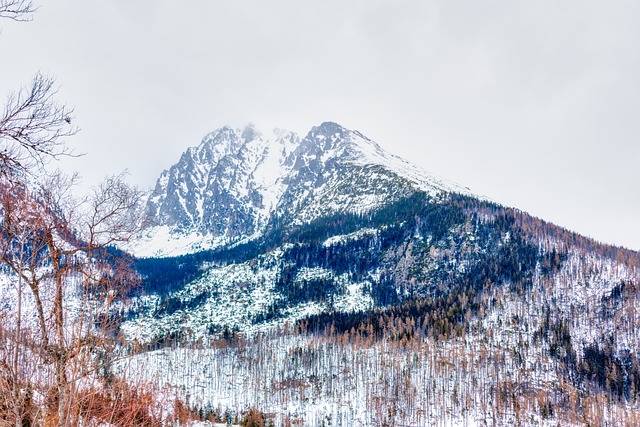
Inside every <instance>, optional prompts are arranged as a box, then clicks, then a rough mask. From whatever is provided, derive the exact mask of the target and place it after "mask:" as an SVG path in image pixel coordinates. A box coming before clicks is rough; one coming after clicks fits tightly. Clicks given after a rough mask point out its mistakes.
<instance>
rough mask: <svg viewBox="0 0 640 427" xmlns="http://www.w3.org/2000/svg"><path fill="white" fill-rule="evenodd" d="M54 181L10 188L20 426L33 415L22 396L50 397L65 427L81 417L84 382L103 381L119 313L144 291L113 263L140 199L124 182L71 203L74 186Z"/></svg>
mask: <svg viewBox="0 0 640 427" xmlns="http://www.w3.org/2000/svg"><path fill="white" fill-rule="evenodd" d="M47 178H48V179H47V180H46V181H44V182H43V183H42V184H40V185H39V186H38V187H36V188H30V187H29V186H27V185H25V184H24V183H23V182H19V181H16V180H4V181H2V187H1V190H2V191H0V195H1V200H0V203H1V205H0V212H1V213H2V219H1V220H0V263H1V264H2V265H3V266H5V270H6V269H8V270H9V273H10V274H8V275H7V278H8V280H10V284H11V289H12V290H13V294H12V295H10V296H9V297H10V298H13V299H15V300H17V305H18V310H17V311H14V310H9V311H6V310H5V311H4V312H3V313H2V314H3V315H4V316H5V317H6V318H7V321H5V322H3V332H4V338H5V342H6V343H8V346H10V347H11V348H12V349H14V352H13V353H12V354H6V353H5V355H6V356H13V359H11V360H14V362H11V360H7V362H8V363H3V362H0V365H1V366H3V367H4V366H6V367H7V369H5V370H6V371H7V373H6V374H5V376H6V377H7V378H10V379H11V382H10V384H9V386H10V388H11V392H12V393H13V395H14V399H13V401H12V402H13V405H14V407H13V413H14V415H15V420H16V421H18V420H19V419H21V418H24V416H25V415H24V413H23V412H22V411H23V408H24V398H22V397H21V395H20V394H19V392H18V391H16V390H21V391H20V393H24V390H29V392H30V393H34V392H37V393H39V394H41V395H42V396H44V397H47V398H49V399H50V402H51V406H52V408H49V409H50V411H49V412H50V413H51V410H52V409H53V408H54V407H55V411H54V413H55V419H56V421H57V425H59V426H67V425H76V424H77V423H78V420H79V417H81V416H82V414H81V413H79V412H78V411H79V410H80V408H81V407H82V405H80V402H78V401H77V397H78V396H79V395H80V393H79V391H81V390H82V384H83V383H82V381H83V380H85V379H87V378H91V379H94V380H95V379H96V378H97V373H98V370H99V368H100V364H101V363H102V362H103V360H101V359H100V357H99V356H100V355H104V354H105V352H108V351H109V349H110V346H112V345H113V344H114V340H113V338H114V334H113V332H114V329H115V327H116V326H117V323H116V321H117V319H116V318H115V317H114V316H113V313H112V308H113V305H114V303H116V302H117V301H118V299H119V297H120V296H121V295H122V294H123V293H126V288H127V287H130V286H131V285H133V284H135V283H136V282H137V275H136V274H135V272H134V271H133V269H132V268H131V266H130V265H129V264H128V263H127V259H126V257H122V256H118V255H114V254H113V252H114V249H112V248H111V245H114V244H117V243H122V242H126V241H127V240H128V239H130V238H131V237H132V236H133V235H134V234H135V233H136V231H137V230H138V227H139V226H140V225H141V223H142V222H141V218H142V212H143V211H142V209H141V204H140V201H141V193H140V191H138V190H137V189H135V188H131V187H129V186H127V185H126V184H125V183H124V181H123V179H122V176H116V177H111V178H109V179H107V180H106V181H105V182H104V183H103V184H102V185H100V186H99V187H98V188H96V189H95V191H94V193H93V194H92V196H91V197H88V198H87V199H80V200H78V199H75V198H73V197H72V195H71V191H70V190H71V188H72V186H73V182H74V181H73V179H68V178H65V177H64V176H63V175H61V174H59V173H56V174H50V175H48V177H47ZM6 296H7V295H5V297H6ZM23 305H27V306H29V310H24V309H23V308H22V306H23ZM5 346H7V345H5ZM18 353H19V354H21V355H22V356H23V357H27V358H28V359H29V360H30V361H31V362H32V366H34V365H35V366H38V365H40V366H41V368H40V372H39V375H38V376H39V377H40V378H39V384H36V383H34V382H33V381H32V380H31V378H33V375H34V373H33V372H25V371H24V370H21V367H20V366H18V364H17V363H15V359H16V356H15V355H16V354H18ZM45 409H46V408H45ZM30 417H32V418H33V417H35V415H34V414H30Z"/></svg>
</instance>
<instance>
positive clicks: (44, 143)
mask: <svg viewBox="0 0 640 427" xmlns="http://www.w3.org/2000/svg"><path fill="white" fill-rule="evenodd" d="M0 1H1V0H0ZM56 93H57V89H56V88H55V87H54V80H53V79H51V78H49V77H46V76H44V75H42V74H40V73H38V74H36V76H35V77H34V78H33V80H32V82H31V85H30V86H29V87H24V88H22V90H20V91H19V92H17V93H12V94H10V95H9V98H8V100H7V104H6V107H5V111H4V114H3V115H2V117H0V166H2V169H4V170H5V171H11V170H13V171H15V170H22V171H25V170H28V169H30V168H32V167H33V166H40V165H42V164H44V163H45V162H46V160H47V159H48V158H54V159H55V158H58V157H60V156H63V155H71V154H72V153H71V152H70V150H69V149H68V148H67V147H65V145H64V138H66V137H69V136H71V135H74V134H75V133H77V131H78V129H77V127H75V126H74V125H72V118H73V109H70V108H68V107H66V106H65V105H60V104H58V103H56V102H55V100H54V97H55V95H56Z"/></svg>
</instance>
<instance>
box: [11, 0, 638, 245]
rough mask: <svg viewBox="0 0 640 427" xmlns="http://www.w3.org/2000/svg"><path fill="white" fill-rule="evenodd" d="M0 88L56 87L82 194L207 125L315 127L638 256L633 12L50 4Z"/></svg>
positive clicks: (195, 2)
mask: <svg viewBox="0 0 640 427" xmlns="http://www.w3.org/2000/svg"><path fill="white" fill-rule="evenodd" d="M38 3H40V6H41V7H40V9H39V10H38V12H37V13H36V14H35V15H34V16H33V21H32V22H30V23H13V22H10V21H6V20H5V21H2V22H0V26H1V27H2V34H0V53H1V56H0V58H2V59H1V60H0V94H7V93H8V92H9V91H10V90H12V89H14V90H15V89H17V88H19V87H20V86H21V85H22V84H24V83H26V82H28V81H29V79H30V78H31V76H32V75H33V74H34V73H35V72H36V71H38V70H41V71H43V72H45V73H47V74H49V75H51V76H54V77H55V78H56V79H57V81H58V83H59V84H60V85H61V88H60V92H59V98H60V99H61V100H62V101H64V102H65V103H66V104H68V105H71V106H73V107H75V109H76V123H77V125H78V126H79V127H80V128H81V129H82V131H81V132H80V133H79V134H78V135H77V136H75V137H73V138H72V139H71V140H69V144H70V145H71V146H72V147H74V148H75V150H76V151H77V152H84V153H86V155H85V156H83V157H82V158H78V159H72V160H71V159H70V160H68V161H65V162H64V163H63V166H64V167H65V168H67V169H70V170H71V169H74V170H77V171H79V172H80V174H81V175H82V176H83V177H84V178H85V182H86V183H88V184H94V183H96V182H97V181H98V180H99V179H100V178H101V177H103V176H105V175H107V174H110V173H116V172H119V171H121V170H123V169H128V170H129V172H130V174H131V175H130V178H131V180H132V181H133V182H134V183H136V184H138V185H140V186H141V187H143V188H150V187H152V186H153V185H154V183H155V180H156V178H157V176H158V175H159V173H160V172H161V171H162V170H163V169H165V168H168V167H169V166H170V165H171V164H173V163H175V162H176V161H177V160H178V158H179V155H180V154H181V153H182V152H183V151H184V150H185V149H186V148H187V147H188V146H192V145H197V144H198V143H199V142H200V140H201V139H202V137H203V136H204V135H205V134H206V133H207V132H209V131H211V130H214V129H216V128H218V127H221V126H223V125H226V124H229V125H232V126H244V125H245V124H246V123H248V122H252V123H255V124H256V126H257V127H258V128H261V129H264V130H265V131H269V130H271V129H272V128H274V127H280V128H285V129H291V130H294V131H296V132H298V133H300V134H302V135H304V134H305V133H306V132H307V131H308V130H309V129H310V128H311V127H312V126H314V125H317V124H320V123H321V122H323V121H327V120H331V121H336V122H338V123H341V124H342V125H344V126H346V127H348V128H351V129H357V130H359V131H361V132H362V133H364V134H365V135H367V136H369V137H370V138H372V139H374V140H375V141H377V142H378V143H379V144H380V145H382V146H383V147H385V148H387V149H388V150H389V151H391V152H393V153H395V154H398V155H400V156H403V157H406V158H408V159H409V160H411V161H413V162H414V163H417V164H418V165H421V166H423V167H424V168H425V169H427V170H429V171H430V172H432V173H435V174H437V175H441V176H443V177H446V178H449V179H451V180H454V181H457V182H458V183H460V184H463V185H465V186H468V187H470V188H471V190H472V191H474V192H475V193H477V194H482V195H486V196H488V197H490V198H491V199H493V200H495V201H497V202H500V203H502V204H506V205H510V206H516V207H519V208H521V209H523V210H525V211H528V212H530V213H532V214H534V215H536V216H540V217H542V218H544V219H547V220H550V221H552V222H555V223H557V224H559V225H562V226H565V227H567V228H569V229H572V230H575V231H579V232H580V233H582V234H585V235H589V236H591V237H594V238H596V239H598V240H600V241H604V242H608V243H614V244H618V245H624V246H627V247H629V248H633V249H638V250H640V164H639V163H640V106H639V103H640V77H639V76H640V24H639V23H640V2H638V1H637V0H628V1H623V0H608V1H607V2H602V1H590V0H575V1H568V0H537V1H517V0H514V1H511V0H508V1H507V0H502V1H492V0H485V1H477V0H454V1H452V0H441V1H433V0H417V1H380V0H359V1H348V0H339V1H338V0H308V1H300V0H270V1H264V0H253V1H242V0H233V1H232V0H227V1H218V0H184V1H181V2H178V1H175V0H174V1H165V0H154V1H142V0H126V1H125V0H100V1H80V0H75V1H72V0H47V1H44V0H42V1H38Z"/></svg>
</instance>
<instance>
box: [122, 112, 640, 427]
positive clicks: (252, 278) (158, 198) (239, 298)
mask: <svg viewBox="0 0 640 427" xmlns="http://www.w3.org/2000/svg"><path fill="white" fill-rule="evenodd" d="M220 132H222V131H218V132H216V133H214V134H215V135H219V134H220ZM224 132H226V134H225V135H227V134H228V135H231V132H232V131H230V130H225V131H224ZM233 132H235V133H233V135H235V136H234V137H233V138H236V139H237V141H240V142H238V143H237V144H236V145H234V146H238V147H240V146H242V145H243V144H245V145H249V146H251V145H252V144H256V146H257V145H260V144H264V145H268V144H267V142H266V139H260V137H256V136H255V135H258V133H257V131H255V133H251V132H248V131H245V132H243V133H245V135H250V134H251V135H253V136H250V137H246V138H244V139H242V137H241V135H242V133H239V132H237V131H233ZM252 132H253V131H252ZM239 135H240V136H239ZM216 138H217V136H216ZM225 138H226V137H225ZM230 138H231V137H228V139H230ZM224 141H226V140H224ZM234 141H235V140H234ZM242 141H244V142H242ZM252 141H261V142H260V144H258V143H254V142H252ZM289 141H291V144H290V145H287V146H288V147H289V150H288V151H287V150H282V151H281V152H280V153H282V154H281V155H280V154H279V155H278V156H274V158H276V157H277V159H278V161H277V162H276V161H275V160H274V161H273V162H274V163H273V164H274V165H276V164H277V165H278V168H280V169H277V168H276V169H277V170H278V171H279V172H280V173H282V175H280V176H276V174H275V173H274V174H273V175H270V178H269V182H273V183H276V185H275V187H273V188H276V189H277V191H273V192H271V193H269V194H270V197H271V198H267V197H266V196H264V194H267V193H265V191H266V190H265V187H261V186H260V185H257V184H255V183H256V182H258V181H257V180H256V178H255V177H256V176H259V174H255V175H252V174H251V173H247V172H246V170H249V169H251V170H259V168H260V167H262V166H261V165H262V164H263V163H261V162H260V161H259V159H260V157H259V156H253V157H251V156H249V155H240V152H241V151H240V149H238V150H236V151H233V150H231V151H230V152H232V153H235V154H229V153H227V154H225V155H224V156H221V157H220V159H224V158H225V156H226V157H227V160H225V161H222V160H219V161H218V162H217V163H215V165H214V166H211V167H209V166H207V168H204V167H199V168H200V169H198V167H196V166H195V163H194V164H193V165H192V166H189V167H187V166H186V163H185V166H184V167H183V170H185V171H187V170H205V169H206V170H207V171H217V172H216V174H217V175H216V178H217V179H218V178H219V180H218V181H215V180H214V184H212V185H211V187H210V188H220V191H223V190H224V191H226V192H227V193H228V194H231V195H233V200H234V202H233V203H230V202H229V203H227V201H228V200H231V199H229V198H227V199H225V198H222V199H215V198H213V199H212V201H211V202H205V201H204V199H205V198H206V196H207V192H206V191H204V192H202V193H196V192H195V191H193V192H192V193H189V191H186V190H185V192H184V193H181V194H186V195H189V194H203V195H204V196H203V197H202V200H203V201H202V204H203V205H205V204H206V203H211V205H212V206H213V205H215V206H216V209H217V210H216V211H215V212H216V214H215V215H217V216H216V217H215V220H216V221H218V223H221V224H226V225H225V227H227V228H224V227H222V228H218V229H211V228H207V227H208V226H209V225H208V224H210V223H211V220H212V218H209V217H206V216H202V217H198V216H197V215H195V214H193V215H192V216H184V217H183V218H187V219H186V220H184V221H183V222H180V223H178V222H171V221H173V220H169V219H168V218H169V214H168V213H167V212H174V211H175V210H172V209H173V208H172V203H173V202H169V201H167V200H169V196H166V195H165V194H168V193H169V191H168V190H167V191H165V190H162V189H163V188H165V187H166V188H167V189H168V188H170V187H171V186H170V185H169V184H167V185H166V186H165V187H163V186H162V185H160V187H159V188H160V189H161V190H162V191H159V192H157V194H156V195H154V198H152V199H151V201H150V206H151V211H152V212H154V215H156V218H157V219H158V220H159V221H160V224H161V225H162V227H165V230H170V232H171V233H173V235H174V236H176V235H178V236H187V235H189V233H193V232H194V230H197V231H196V232H195V233H196V234H195V235H196V236H197V235H198V234H197V233H202V234H201V235H206V236H209V237H207V238H211V239H219V240H218V241H215V242H214V241H213V240H211V242H213V243H212V244H211V245H209V249H208V250H204V251H198V252H193V248H192V247H191V248H187V249H189V251H190V252H191V253H185V254H183V255H181V256H176V257H164V258H144V259H139V260H138V261H137V267H138V269H139V271H140V273H141V275H142V276H143V279H144V280H143V283H144V287H145V291H146V293H145V294H144V295H140V296H138V297H136V298H134V299H133V301H132V302H131V303H129V304H128V305H126V306H123V307H122V310H121V314H122V316H123V324H122V328H121V329H122V331H123V333H124V335H125V336H127V337H129V338H130V339H132V340H133V341H135V342H136V343H137V344H139V345H142V346H143V347H145V346H146V348H149V349H157V351H154V352H149V353H145V354H142V355H140V356H139V358H138V359H136V360H138V361H139V363H140V364H141V366H146V368H145V373H144V374H141V375H150V376H151V378H156V379H158V378H160V380H158V381H159V383H161V384H163V385H167V384H168V385H173V386H176V387H178V390H182V392H184V394H185V395H188V396H189V397H190V399H192V400H191V401H192V402H194V405H195V406H196V407H197V408H199V409H201V410H203V411H204V410H211V411H213V410H214V408H215V405H219V404H220V403H219V402H225V403H224V405H226V406H225V407H226V408H231V410H232V411H236V412H239V411H244V410H246V409H247V408H248V407H250V406H260V405H265V404H267V403H265V402H268V404H267V405H268V407H264V406H263V407H261V409H262V410H265V411H271V410H273V411H274V412H275V414H276V415H274V416H275V417H276V419H277V420H278V422H281V423H282V424H284V423H285V420H286V419H298V420H303V421H301V423H302V424H305V425H323V423H324V424H328V423H332V425H334V424H336V425H337V424H340V423H343V424H344V423H346V424H353V420H358V423H360V424H361V425H385V424H386V425H429V424H430V423H431V421H433V420H441V419H446V420H448V421H447V424H456V423H457V424H459V425H475V424H484V423H487V424H492V425H518V424H520V425H557V424H561V425H583V424H592V425H607V423H608V424H609V425H617V424H620V420H626V421H627V422H628V423H630V424H631V425H633V424H634V421H633V420H637V419H640V418H638V417H640V412H639V411H637V402H638V401H639V399H640V357H639V355H638V352H637V349H638V348H639V346H640V332H639V331H640V310H637V307H638V306H639V305H640V253H638V252H634V251H630V250H626V249H624V248H618V247H613V246H608V245H604V244H601V243H598V242H595V241H593V240H591V239H589V238H586V237H582V236H580V235H577V234H576V233H572V232H570V231H567V230H565V229H562V228H561V227H557V226H555V225H553V224H549V223H547V222H545V221H543V220H541V219H538V218H534V217H532V216H530V215H528V214H526V213H524V212H521V211H519V210H517V209H513V208H507V207H504V206H500V205H498V204H496V203H493V202H490V201H487V200H485V199H482V198H478V197H474V196H473V195H471V194H469V192H468V190H466V189H464V188H462V187H459V186H455V185H451V184H447V183H446V182H443V181H441V180H437V179H435V178H433V177H431V176H430V175H429V174H428V173H426V172H424V171H420V170H419V169H418V168H416V167H414V166H411V165H410V164H408V163H406V162H404V161H402V160H401V159H398V158H397V157H395V156H393V155H390V154H389V153H386V152H384V151H383V150H382V149H380V147H379V146H377V145H376V144H375V143H373V142H372V141H370V140H368V139H367V138H366V137H364V136H362V135H361V134H360V133H358V132H354V131H349V130H346V129H344V128H342V127H340V126H339V125H336V124H333V123H324V124H322V125H320V126H318V127H316V128H313V129H312V131H311V132H309V134H308V135H307V136H306V137H305V138H303V139H295V138H291V139H289ZM227 142H228V141H227ZM227 142H224V144H222V145H223V146H224V147H227V145H225V144H227ZM269 144H271V143H269ZM261 146H262V145H261ZM225 150H226V148H225ZM258 151H259V150H258ZM285 154H286V155H285ZM194 158H195V156H194ZM248 159H253V160H251V161H250V160H248ZM243 162H245V163H243ZM251 162H253V163H251ZM221 164H222V166H220V165H221ZM249 164H252V165H254V166H251V167H250V166H247V165H249ZM225 165H227V166H228V165H236V166H235V167H236V169H238V168H240V169H242V170H239V169H238V170H236V169H234V167H231V166H228V167H227V166H225ZM252 168H253V169H252ZM172 170H173V169H172ZM219 171H224V173H223V172H219ZM218 172H219V173H218ZM212 173H213V172H207V174H212ZM169 174H170V173H169ZM192 175H193V174H192ZM182 176H187V174H186V173H185V174H183V175H182ZM209 181H210V180H209ZM209 181H208V182H209ZM162 182H164V181H162ZM261 182H267V181H265V180H263V181H261ZM172 185H173V186H174V187H175V188H185V189H189V188H191V187H192V184H190V183H189V184H184V183H183V182H182V181H181V180H180V179H179V175H178V174H177V173H176V178H175V179H174V184H172ZM181 186H182V187H181ZM216 186H217V187H216ZM222 187H224V188H222ZM239 189H254V190H255V191H254V193H253V194H254V196H253V197H252V198H251V197H247V198H244V199H243V198H242V197H244V195H246V194H249V190H247V191H245V192H242V191H240V190H239ZM163 191H164V192H163ZM241 195H242V196H241ZM185 197H186V196H185ZM175 200H180V199H175ZM184 200H185V201H184V203H182V204H180V205H179V207H180V209H178V211H179V212H181V211H185V212H186V211H188V209H189V208H188V206H189V204H188V200H187V199H184ZM221 200H222V202H221ZM264 200H270V202H269V203H268V204H267V203H264V202H261V201H264ZM154 204H155V205H154ZM173 205H175V203H173ZM154 206H157V207H158V208H157V209H155V208H154ZM184 206H187V208H184ZM196 206H197V204H196ZM267 206H268V207H267ZM153 209H155V210H153ZM260 209H262V210H260ZM189 212H195V213H197V212H198V211H197V210H194V211H189ZM243 212H244V213H245V214H246V215H245V216H244V217H243V216H242V215H241V213H243ZM165 213H166V214H165ZM163 215H165V216H163ZM225 215H228V216H225ZM176 217H177V216H176ZM162 221H164V222H162ZM207 221H209V222H207ZM229 224H236V228H235V230H237V234H235V235H231V234H230V231H229V230H234V229H233V228H229V227H230V226H229ZM155 230H156V231H157V230H158V229H157V228H156V229H155ZM221 230H222V231H221ZM216 233H218V234H216ZM220 233H223V234H220ZM212 236H213V237H212ZM171 239H174V240H171ZM196 239H197V237H196ZM175 241H176V240H175V237H171V234H170V235H169V240H168V244H173V243H172V242H175ZM189 251H187V252H189ZM175 343H179V344H180V346H182V347H184V346H186V347H187V348H188V347H189V346H190V345H191V346H193V348H192V349H184V348H182V349H179V350H175V351H174V350H170V347H171V346H172V344H175ZM207 343H212V344H207ZM201 346H205V347H206V349H205V350H203V351H201ZM159 347H166V348H163V349H158V348H159ZM203 354H204V355H205V356H203ZM236 365H239V366H242V369H239V370H236V369H235V366H236ZM149 366H150V367H149ZM189 366H197V367H198V369H197V371H198V372H200V369H201V370H202V372H203V373H206V375H207V378H209V379H208V380H206V382H205V383H203V382H202V381H203V380H202V379H201V378H200V376H199V375H190V374H188V373H187V372H190V371H189V369H190V368H188V367H189ZM363 366H366V367H368V368H367V369H369V370H370V371H372V372H375V373H376V375H375V377H370V376H368V375H364V374H363V373H362V372H364V371H363V369H364V368H363ZM147 371H148V372H147ZM365 371H366V369H365ZM167 372H169V373H171V374H168V373H167ZM229 372H232V373H233V375H239V376H240V377H239V378H237V379H236V377H231V378H232V382H233V381H235V382H233V383H232V384H226V383H224V384H221V383H220V382H219V381H217V380H216V378H217V377H219V376H220V375H223V374H224V375H232V374H229ZM247 384H250V385H251V386H250V387H249V386H248V385H247ZM255 385H259V386H255ZM256 387H257V388H256ZM274 387H275V388H274ZM212 390H213V391H212ZM238 390H240V391H238ZM273 390H277V391H278V392H277V393H275V394H274V393H273ZM319 396H320V397H319ZM634 417H635V418H634ZM487 420H489V421H487Z"/></svg>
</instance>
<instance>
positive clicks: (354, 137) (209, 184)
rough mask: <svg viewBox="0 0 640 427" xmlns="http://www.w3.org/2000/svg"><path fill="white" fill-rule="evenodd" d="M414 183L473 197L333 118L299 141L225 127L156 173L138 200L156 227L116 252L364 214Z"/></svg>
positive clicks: (203, 242)
mask: <svg viewBox="0 0 640 427" xmlns="http://www.w3.org/2000/svg"><path fill="white" fill-rule="evenodd" d="M416 190H421V191H425V192H427V193H428V194H430V195H432V196H436V195H439V194H441V193H451V192H454V193H461V194H464V195H469V196H473V194H472V193H471V192H470V190H469V189H468V188H466V187H463V186H460V185H458V184H454V183H452V182H449V181H447V180H444V179H442V178H439V177H435V176H434V175H432V174H430V173H428V172H427V171H425V170H423V169H421V168H419V167H418V166H415V165H413V164H412V163H410V162H408V161H406V160H404V159H402V158H400V157H398V156H396V155H393V154H391V153H389V152H387V151H385V150H384V149H383V148H381V147H380V146H379V145H378V144H377V143H375V142H374V141H372V140H370V139H368V138H367V137H365V136H364V135H362V134H361V133H360V132H358V131H352V130H348V129H346V128H344V127H342V126H340V125H338V124H336V123H331V122H326V123H323V124H321V125H319V126H316V127H314V128H312V129H311V131H310V132H309V133H308V134H307V135H306V136H305V137H304V138H300V137H299V136H298V135H296V134H295V133H293V132H289V131H285V130H281V129H275V130H274V131H273V132H271V133H269V134H266V133H265V134H263V133H261V132H259V131H258V130H256V129H255V128H254V127H253V126H252V125H249V126H247V127H245V128H244V129H233V128H231V127H228V126H226V127H223V128H220V129H217V130H216V131H213V132H211V133H209V134H208V135H207V136H205V138H203V140H202V142H201V143H200V144H199V145H198V146H197V147H191V148H188V149H187V150H186V151H185V152H184V153H183V155H182V156H181V158H180V160H179V161H178V162H177V163H176V164H175V165H173V166H171V168H169V169H167V170H165V171H164V172H162V174H161V176H160V177H159V178H158V181H157V183H156V187H155V190H154V191H153V194H151V196H150V197H149V199H148V203H147V206H148V210H149V213H150V216H151V219H152V223H154V224H156V226H155V227H152V228H151V229H150V230H149V232H148V233H147V234H146V235H145V236H144V237H143V238H141V239H140V240H138V241H136V242H133V243H132V244H130V245H129V246H128V247H126V248H124V249H125V250H128V251H130V252H131V253H132V254H133V255H135V256H138V257H166V256H178V255H184V254H187V253H193V252H197V251H201V250H207V249H215V248H218V247H221V246H226V245H229V244H234V243H237V242H239V241H245V240H246V239H253V238H259V237H260V236H261V235H262V233H263V232H264V231H265V228H266V226H267V225H268V224H269V222H270V221H271V220H272V219H273V218H274V216H286V217H288V223H290V224H298V225H299V224H303V223H308V222H311V221H313V220H314V219H316V218H319V217H322V216H325V215H327V214H331V213H335V212H341V211H350V212H366V211H369V210H371V209H375V208H378V207H380V206H382V205H384V204H385V203H387V202H388V201H390V200H394V198H397V197H401V196H402V195H403V194H404V195H407V194H408V192H411V191H416Z"/></svg>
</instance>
